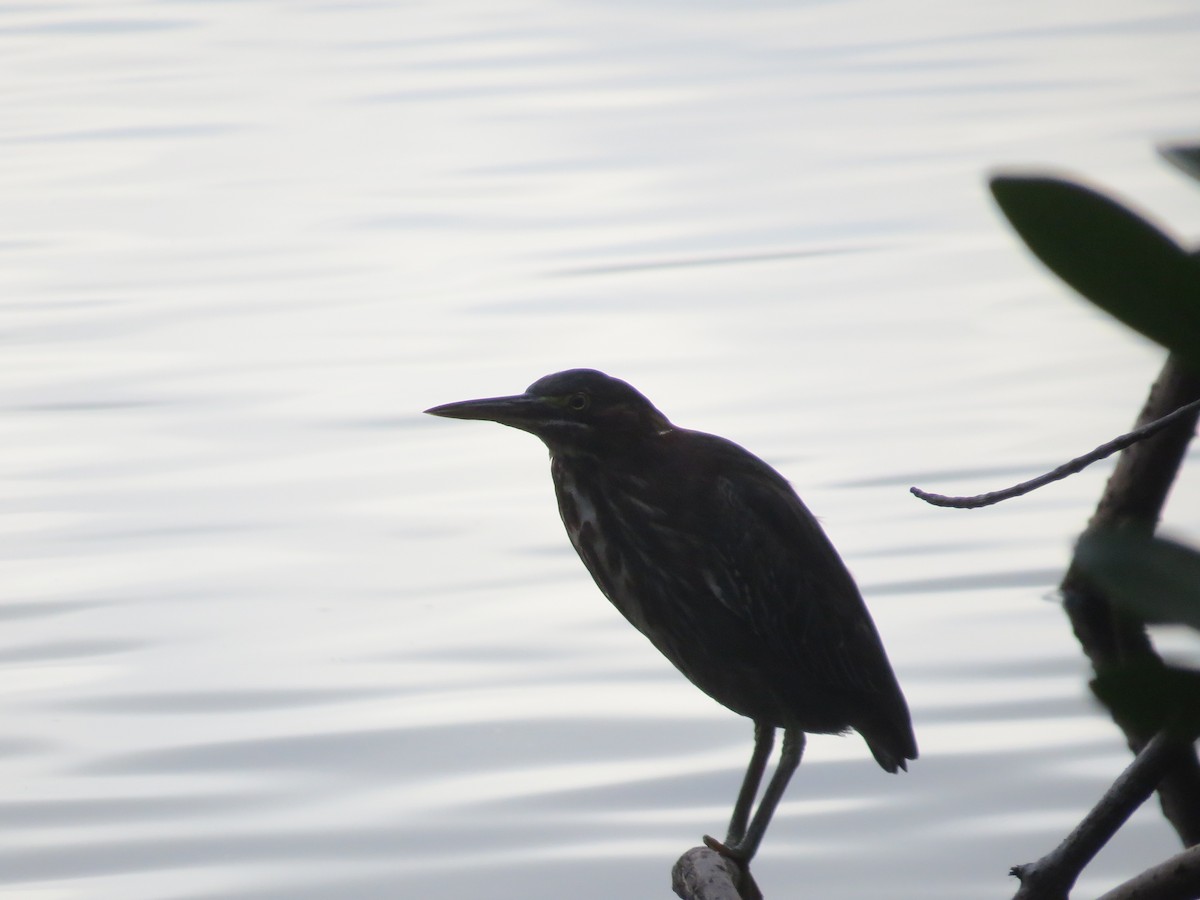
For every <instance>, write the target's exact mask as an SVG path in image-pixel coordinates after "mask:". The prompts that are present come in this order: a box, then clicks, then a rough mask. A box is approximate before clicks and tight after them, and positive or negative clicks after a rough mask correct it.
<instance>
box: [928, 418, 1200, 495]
mask: <svg viewBox="0 0 1200 900" xmlns="http://www.w3.org/2000/svg"><path fill="white" fill-rule="evenodd" d="M1198 409H1200V400H1193V401H1192V402H1191V403H1188V404H1187V405H1185V406H1181V407H1179V408H1178V409H1176V410H1175V411H1174V412H1170V413H1167V415H1165V416H1163V417H1162V418H1161V419H1155V420H1154V421H1153V422H1150V423H1148V424H1146V425H1143V426H1141V427H1140V428H1135V429H1134V430H1133V431H1130V432H1128V433H1127V434H1123V435H1121V436H1120V437H1118V438H1114V439H1113V440H1111V441H1109V442H1108V443H1106V444H1101V445H1100V446H1099V447H1097V448H1096V449H1095V450H1093V451H1092V452H1091V453H1085V454H1084V455H1083V456H1078V457H1076V458H1075V459H1072V460H1071V461H1070V462H1066V463H1063V464H1062V465H1061V466H1059V467H1058V468H1057V469H1054V470H1052V471H1050V472H1047V473H1046V474H1044V475H1039V476H1038V477H1037V478H1033V479H1030V480H1029V481H1023V482H1021V483H1020V484H1015V485H1013V486H1012V487H1009V488H1005V489H1004V490H1001V491H990V492H989V493H986V494H976V495H975V496H974V497H948V496H946V495H944V494H931V493H929V492H928V491H923V490H921V489H920V488H918V487H912V488H909V489H908V490H909V492H910V493H911V494H913V495H914V496H916V497H919V498H920V499H922V500H924V501H925V502H926V503H930V504H932V505H934V506H948V507H952V508H954V509H979V508H980V507H982V506H991V505H992V504H993V503H1000V502H1001V501H1003V500H1009V499H1011V498H1013V497H1020V496H1021V495H1023V494H1028V493H1030V492H1031V491H1036V490H1037V489H1038V488H1040V487H1044V486H1045V485H1047V484H1051V483H1052V482H1055V481H1061V480H1062V479H1064V478H1066V477H1067V476H1068V475H1074V474H1075V473H1076V472H1079V471H1082V470H1083V469H1085V468H1087V467H1088V466H1090V465H1091V464H1092V463H1094V462H1097V461H1098V460H1101V459H1104V458H1105V457H1106V456H1112V455H1113V454H1114V453H1116V452H1117V451H1118V450H1124V449H1125V448H1126V447H1128V446H1130V445H1131V444H1136V443H1137V442H1138V441H1142V440H1145V439H1146V438H1148V437H1150V436H1151V435H1154V434H1157V433H1158V432H1160V431H1162V430H1163V429H1164V428H1166V427H1167V426H1169V425H1172V424H1174V423H1175V422H1176V421H1178V420H1179V419H1181V418H1183V417H1184V416H1186V415H1187V414H1188V413H1191V412H1195V411H1196V410H1198Z"/></svg>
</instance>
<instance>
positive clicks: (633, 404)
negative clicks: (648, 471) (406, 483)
mask: <svg viewBox="0 0 1200 900" xmlns="http://www.w3.org/2000/svg"><path fill="white" fill-rule="evenodd" d="M425 412H427V413H429V414H430V415H433V416H444V417H446V418H449V419H483V420H486V421H489V422H499V423H500V424H501V425H508V426H509V427H510V428H519V429H520V430H521V431H528V432H529V433H530V434H534V435H537V436H538V437H539V438H541V439H542V440H543V441H544V442H545V443H546V445H547V446H549V447H550V449H551V450H556V451H559V450H570V449H597V450H598V449H600V448H602V447H608V446H614V445H619V444H621V443H625V442H628V441H631V440H636V439H638V438H647V437H652V436H653V435H657V434H661V433H663V432H664V431H667V430H669V429H670V428H671V423H670V422H669V421H668V420H667V417H666V416H664V415H663V414H662V413H661V412H659V411H658V410H657V409H656V408H655V407H654V404H652V403H651V402H650V401H649V400H647V399H646V398H645V397H644V396H642V395H641V394H640V393H639V392H638V391H637V390H636V389H635V388H634V387H633V386H632V385H629V384H627V383H625V382H624V381H621V380H620V379H618V378H612V377H611V376H608V375H605V374H604V373H603V372H597V371H596V370H595V369H568V370H567V371H565V372H556V373H555V374H553V375H547V376H545V377H544V378H539V379H538V380H537V381H535V382H534V383H533V384H531V385H530V386H529V388H528V389H527V390H526V391H525V393H523V394H515V395H513V396H511V397H488V398H485V399H483V400H463V401H460V402H458V403H446V404H444V405H442V406H435V407H433V408H432V409H427V410H425Z"/></svg>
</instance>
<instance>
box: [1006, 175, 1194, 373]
mask: <svg viewBox="0 0 1200 900" xmlns="http://www.w3.org/2000/svg"><path fill="white" fill-rule="evenodd" d="M991 188H992V194H993V195H994V196H995V198H996V202H997V203H998V204H999V205H1000V209H1001V210H1002V211H1003V212H1004V214H1005V215H1006V216H1007V217H1008V220H1009V221H1010V222H1011V223H1012V225H1013V227H1014V228H1015V229H1016V231H1017V233H1018V234H1019V235H1020V236H1021V237H1022V239H1024V241H1025V243H1026V244H1028V245H1029V248H1030V249H1031V250H1032V251H1033V252H1034V254H1035V255H1036V256H1037V257H1038V259H1040V260H1041V261H1042V262H1043V263H1045V264H1046V266H1047V267H1049V268H1050V270H1051V271H1053V272H1054V273H1055V274H1056V275H1058V277H1059V278H1061V279H1062V280H1063V281H1065V282H1067V284H1069V285H1071V287H1073V288H1074V289H1075V290H1077V291H1078V292H1079V293H1081V294H1082V295H1083V296H1084V297H1086V298H1087V299H1089V300H1091V301H1092V302H1093V303H1095V304H1096V305H1097V306H1099V307H1100V308H1101V309H1103V310H1105V311H1106V312H1108V313H1110V314H1112V315H1113V316H1115V317H1116V318H1118V319H1120V320H1121V321H1122V322H1124V323H1125V324H1126V325H1128V326H1130V327H1131V328H1133V329H1135V330H1137V331H1140V332H1141V333H1142V334H1144V335H1146V336H1147V337H1149V338H1150V339H1152V340H1154V341H1157V342H1158V343H1160V344H1162V345H1163V346H1164V347H1168V348H1169V349H1171V350H1173V351H1175V352H1177V353H1180V354H1181V355H1182V356H1184V357H1185V358H1187V359H1189V360H1191V361H1193V362H1194V363H1195V364H1196V365H1197V366H1198V367H1200V259H1194V258H1193V257H1191V256H1190V255H1189V254H1188V253H1187V252H1185V251H1184V250H1183V248H1182V247H1180V246H1179V244H1177V243H1176V242H1175V241H1174V240H1172V239H1171V238H1170V237H1168V236H1167V235H1166V234H1164V233H1163V232H1162V231H1160V230H1159V229H1158V228H1156V227H1155V226H1154V225H1152V224H1151V223H1150V222H1148V221H1146V220H1145V219H1143V218H1142V217H1141V216H1139V215H1137V214H1136V213H1134V212H1133V211H1132V210H1130V209H1128V208H1127V207H1125V206H1123V205H1122V204H1120V203H1118V202H1117V201H1115V200H1113V199H1111V198H1109V197H1106V196H1104V195H1103V194H1101V193H1099V192H1097V191H1094V190H1092V189H1091V188H1087V187H1084V186H1083V185H1081V184H1077V183H1075V182H1072V181H1067V180H1064V179H1061V178H1052V177H1023V176H1015V175H999V176H996V177H994V178H992V180H991Z"/></svg>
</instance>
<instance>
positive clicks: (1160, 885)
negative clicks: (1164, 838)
mask: <svg viewBox="0 0 1200 900" xmlns="http://www.w3.org/2000/svg"><path fill="white" fill-rule="evenodd" d="M1193 897H1200V847H1189V848H1188V849H1187V850H1184V851H1183V852H1181V853H1176V854H1175V855H1174V856H1172V857H1171V858H1170V859H1165V860H1163V861H1162V862H1160V863H1159V864H1158V865H1156V866H1151V867H1150V868H1149V869H1147V870H1146V871H1144V872H1142V873H1141V874H1139V875H1135V876H1134V877H1133V878H1130V879H1129V880H1128V881H1126V882H1125V883H1124V884H1119V885H1117V886H1116V887H1115V888H1113V889H1112V890H1111V891H1109V892H1108V893H1106V894H1104V895H1103V896H1102V897H1100V900H1191V898H1193Z"/></svg>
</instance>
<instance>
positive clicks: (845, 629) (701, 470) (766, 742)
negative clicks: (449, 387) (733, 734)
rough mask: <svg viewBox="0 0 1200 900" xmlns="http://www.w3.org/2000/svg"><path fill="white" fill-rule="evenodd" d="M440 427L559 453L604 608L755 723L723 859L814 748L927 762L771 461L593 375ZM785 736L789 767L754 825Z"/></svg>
mask: <svg viewBox="0 0 1200 900" xmlns="http://www.w3.org/2000/svg"><path fill="white" fill-rule="evenodd" d="M426 412H428V413H430V414H432V415H435V416H446V417H448V418H452V419H483V420H488V421H492V422H499V423H500V424H502V425H509V426H511V427H513V428H519V429H520V430H522V431H528V432H529V433H531V434H533V435H536V436H537V437H539V438H541V440H542V441H543V442H544V443H545V444H546V446H547V447H548V448H549V450H550V473H551V475H552V477H553V479H554V489H555V493H556V494H557V496H558V510H559V513H560V514H561V515H562V520H563V524H564V525H565V526H566V529H567V534H568V535H569V537H570V539H571V544H572V545H573V546H574V547H575V550H576V552H577V553H578V554H579V556H580V558H581V559H582V560H583V564H584V565H585V566H587V570H588V571H589V572H590V573H591V575H592V578H594V579H595V581H596V584H597V585H598V586H599V588H600V590H601V591H603V592H604V595H605V596H606V597H608V599H609V600H610V601H612V603H613V605H614V606H615V607H616V608H617V609H618V610H619V611H620V612H621V614H622V615H624V616H625V618H626V619H628V620H629V621H630V622H631V623H632V624H633V625H634V627H636V628H637V629H638V630H639V631H640V632H642V634H644V635H645V636H646V637H647V638H649V639H650V642H651V643H652V644H654V646H655V647H657V648H658V650H659V651H660V652H661V653H662V654H663V655H664V656H665V657H666V658H667V659H669V660H670V661H671V662H672V663H673V664H674V665H675V667H676V668H677V669H679V671H680V672H682V673H683V674H684V675H685V676H686V677H687V678H688V680H690V681H691V682H692V683H693V684H694V685H696V687H698V688H700V690H702V691H704V692H705V693H706V694H708V695H709V696H710V697H712V698H713V699H714V700H716V701H717V702H719V703H721V704H723V705H724V706H726V707H728V708H729V709H731V710H733V711H734V712H736V713H739V714H741V715H743V716H746V717H748V718H750V719H751V720H752V721H753V722H754V752H753V754H752V755H751V757H750V765H749V767H748V768H747V770H746V775H745V777H744V779H743V781H742V787H741V790H740V791H739V793H738V798H737V802H736V803H735V804H734V808H733V815H732V817H731V819H730V823H729V831H728V833H727V835H726V838H725V841H724V845H723V846H722V845H719V844H717V846H718V847H719V849H721V850H722V852H724V853H726V854H727V855H729V856H732V857H733V858H735V859H737V860H740V861H741V862H743V863H748V862H749V861H750V859H751V858H752V857H753V856H754V853H755V851H756V850H757V849H758V846H759V843H760V842H761V841H762V837H763V833H764V832H765V831H766V828H767V825H768V823H769V822H770V820H771V816H772V814H773V813H774V811H775V807H776V806H777V805H778V803H779V800H780V798H781V797H782V796H783V792H784V790H785V788H786V787H787V783H788V781H789V779H790V778H791V776H792V773H793V772H795V770H796V767H797V766H798V765H799V764H800V757H801V754H802V753H803V751H804V742H805V738H804V735H805V732H809V733H813V734H841V733H844V732H846V731H849V730H850V729H854V730H855V731H857V732H858V733H859V734H861V735H862V736H863V738H864V740H866V742H867V747H868V748H870V750H871V753H872V754H873V755H874V757H875V759H876V761H877V762H878V763H879V765H880V766H882V767H883V768H884V769H885V770H887V771H888V772H895V771H897V770H898V769H906V768H907V764H906V761H907V760H910V759H916V758H917V743H916V738H915V737H914V736H913V730H912V720H911V719H910V717H909V713H908V705H907V704H906V703H905V701H904V695H903V693H901V691H900V685H899V684H898V683H897V681H896V676H895V674H894V673H893V672H892V667H891V664H890V663H889V662H888V658H887V654H886V653H885V652H884V649H883V643H882V642H881V641H880V639H879V633H878V632H877V631H876V630H875V625H874V623H873V622H872V621H871V616H870V614H869V613H868V612H867V608H866V605H865V604H864V603H863V599H862V595H861V594H860V593H859V591H858V588H857V586H856V585H855V583H854V579H853V578H851V576H850V573H849V572H848V571H847V570H846V566H845V564H844V563H843V562H842V560H841V558H840V557H839V556H838V553H837V551H836V550H835V549H834V547H833V544H832V543H830V541H829V538H828V537H826V536H825V532H824V531H822V530H821V526H820V525H819V524H818V523H817V520H816V518H814V517H813V515H812V513H810V512H809V511H808V508H807V507H806V506H805V505H804V503H803V502H802V501H801V500H800V498H799V497H798V496H797V495H796V492H795V491H794V490H793V489H792V487H791V485H789V484H788V482H787V481H786V480H785V479H784V478H783V476H782V475H780V474H779V473H778V472H776V471H775V470H774V469H772V468H771V467H770V466H769V465H767V464H766V463H765V462H763V461H762V460H761V459H759V458H758V457H756V456H754V455H753V454H751V453H750V452H749V451H747V450H745V449H743V448H742V447H740V446H738V445H737V444H735V443H733V442H732V441H729V440H726V439H725V438H721V437H716V436H715V435H711V434H704V433H703V432H699V431H689V430H687V429H684V428H677V427H676V426H674V425H672V424H671V423H670V421H668V420H667V417H666V416H664V415H663V414H662V413H661V412H659V411H658V410H657V409H656V408H655V407H654V405H653V404H652V403H651V402H650V401H649V400H647V399H646V398H645V397H644V396H642V395H641V394H640V393H639V392H638V391H637V390H635V389H634V388H633V387H632V386H631V385H629V384H626V383H625V382H624V381H620V380H618V379H616V378H612V377H610V376H608V375H605V374H604V373H603V372H597V371H595V370H593V369H571V370H569V371H566V372H559V373H557V374H555V375H547V376H546V377H545V378H542V379H539V380H538V381H535V382H534V383H533V384H532V385H530V387H529V389H528V390H527V391H526V392H525V393H524V394H518V395H516V396H512V397H494V398H488V399H484V400H466V401H463V402H461V403H447V404H445V405H444V406H435V407H434V408H433V409H429V410H426ZM778 728H781V729H783V749H782V751H781V755H780V760H779V763H778V765H777V767H776V770H775V774H774V775H773V776H772V777H771V780H770V782H769V783H768V785H767V788H766V790H765V791H764V792H763V796H762V799H761V800H760V801H759V805H758V809H757V810H756V811H755V813H754V818H753V820H751V819H750V811H751V808H752V807H753V805H754V800H755V797H756V796H757V795H758V790H759V787H760V785H761V782H762V777H763V772H764V769H765V768H766V764H767V761H768V759H769V757H770V755H771V749H772V746H773V744H774V741H775V730H776V729H778ZM712 843H713V844H716V843H717V842H712Z"/></svg>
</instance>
